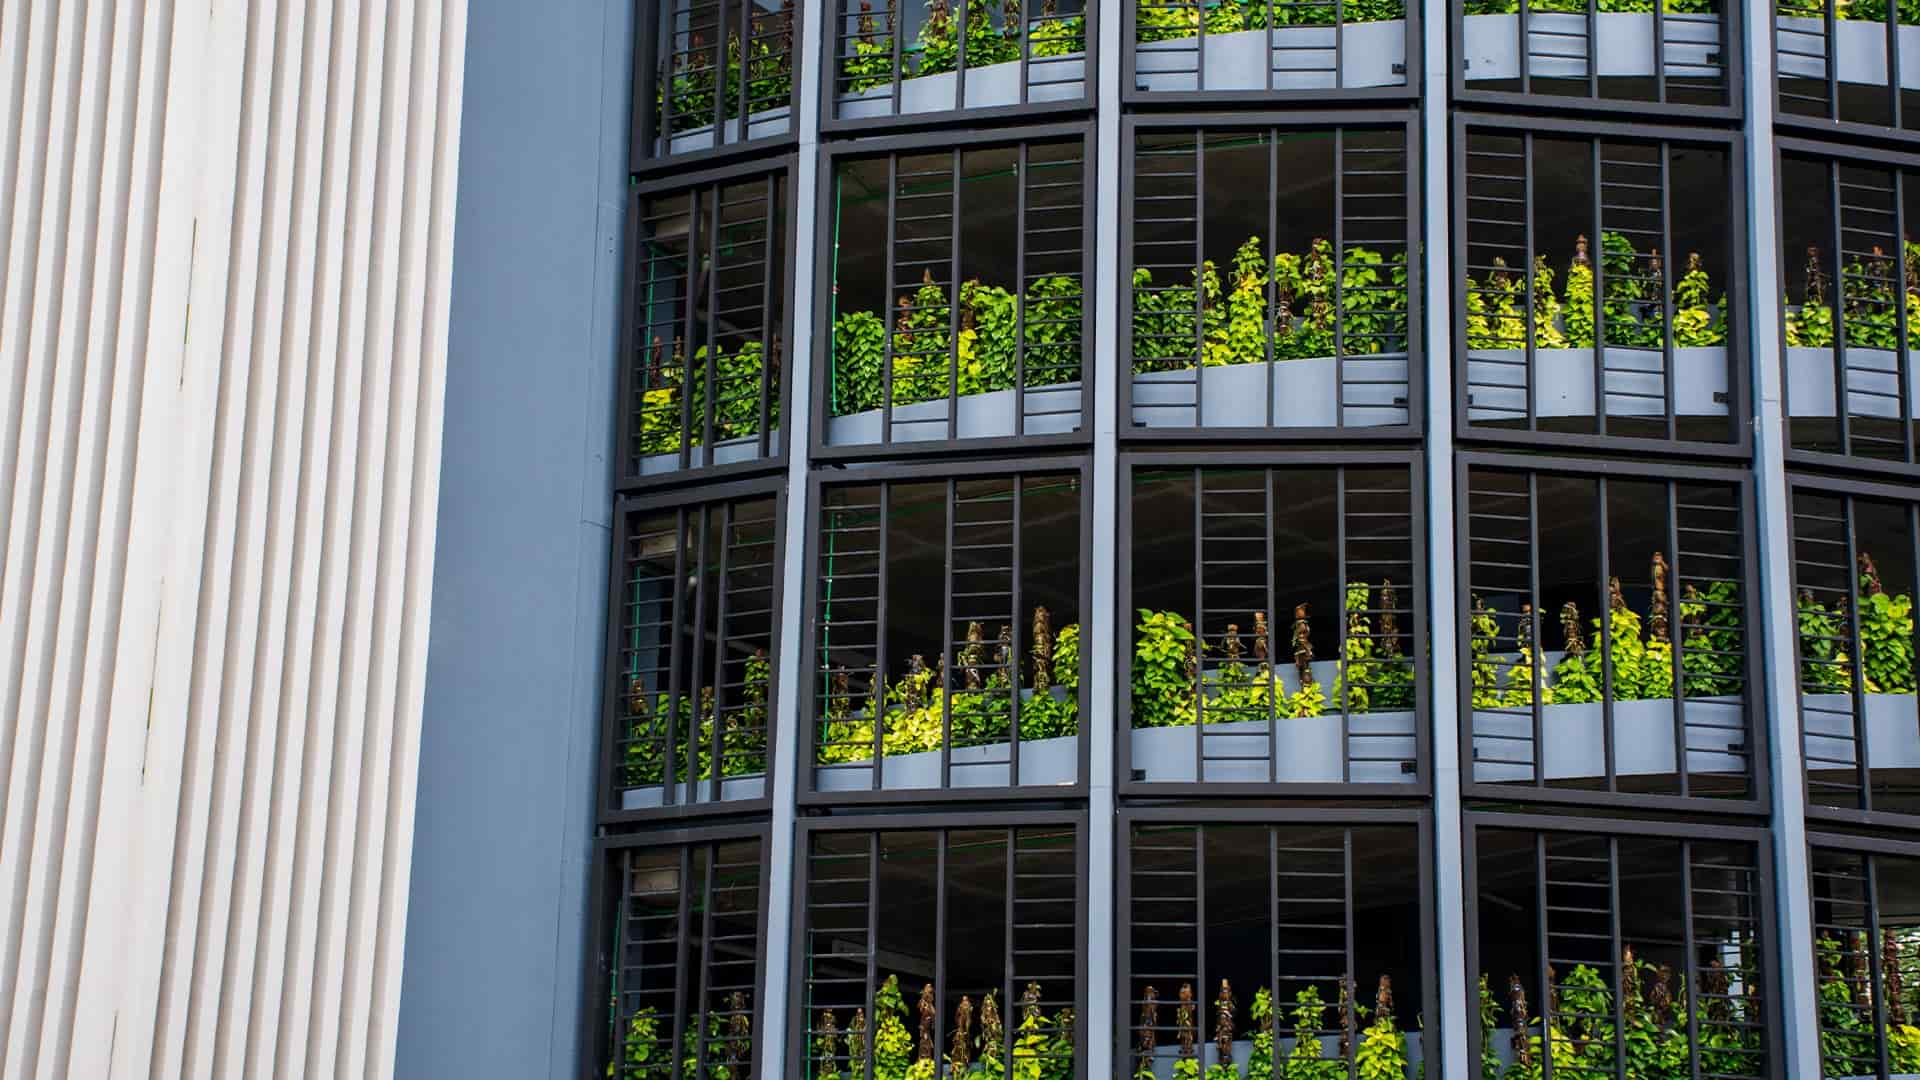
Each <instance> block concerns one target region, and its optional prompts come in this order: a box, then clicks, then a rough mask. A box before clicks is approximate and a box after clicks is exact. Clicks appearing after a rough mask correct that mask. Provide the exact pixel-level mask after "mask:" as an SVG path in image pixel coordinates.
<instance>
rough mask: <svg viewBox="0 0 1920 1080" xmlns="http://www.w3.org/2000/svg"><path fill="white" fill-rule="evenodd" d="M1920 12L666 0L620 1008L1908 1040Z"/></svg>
mask: <svg viewBox="0 0 1920 1080" xmlns="http://www.w3.org/2000/svg"><path fill="white" fill-rule="evenodd" d="M1913 34H1920V29H1916V28H1911V27H1909V26H1908V25H1907V20H1906V19H1905V16H1904V15H1903V14H1901V13H1899V12H1894V11H1891V10H1889V11H1879V10H1878V9H1876V10H1875V11H1874V12H1863V11H1861V10H1859V9H1857V8H1844V9H1834V8H1820V7H1817V6H1816V7H1815V8H1813V9H1809V10H1807V11H1796V10H1789V9H1788V8H1786V7H1781V8H1779V9H1778V10H1777V11H1775V12H1772V13H1768V12H1766V11H1764V10H1762V9H1742V8H1738V7H1737V6H1734V5H1722V4H1718V3H1712V2H1705V3H1700V4H1630V3H1621V4H1618V5H1615V4H1612V3H1608V2H1607V0H1597V2H1595V3H1589V4H1567V5H1546V4H1535V5H1529V4H1527V3H1525V2H1522V3H1519V4H1499V3H1466V4H1464V5H1463V4H1460V3H1455V4H1453V5H1451V6H1443V7H1442V8H1438V9H1429V10H1412V9H1410V8H1409V7H1408V6H1404V5H1401V4H1399V3H1397V2H1392V0H1389V2H1387V3H1382V4H1377V5H1369V4H1359V3H1352V4H1349V3H1345V2H1344V0H1340V2H1332V3H1304V2H1303V3H1277V2H1270V0H1230V2H1223V3H1212V4H1192V3H1184V2H1176V3H1163V2H1158V0H1139V2H1137V3H1135V2H1131V0H1130V2H1126V3H1109V4H1091V3H1089V4H1084V5H1083V4H1079V3H1074V2H1071V0H1062V2H1044V3H1043V2H1041V0H1029V2H1025V3H1022V2H1020V0H1014V2H1012V3H1008V4H1004V5H1002V4H998V3H987V2H984V0H972V2H967V3H956V4H951V5H948V4H932V5H925V6H924V7H923V6H922V5H919V4H881V3H857V2H851V0H849V2H834V3H829V4H826V5H823V6H809V5H802V6H793V5H773V4H770V3H755V2H752V0H726V2H714V3H705V2H699V0H680V2H663V3H660V4H657V5H651V6H649V7H648V8H647V9H646V10H644V11H643V12H642V15H641V22H640V25H639V26H638V27H637V33H636V43H637V45H636V48H637V51H636V59H635V79H634V88H635V89H634V96H633V102H634V108H633V127H632V132H633V135H632V171H633V174H634V176H635V182H634V186H633V189H632V196H633V199H632V203H631V205H630V209H629V214H628V222H627V243H626V251H627V263H626V277H625V286H624V288H625V290H626V291H625V296H624V300H623V306H622V312H623V317H624V321H623V331H622V346H621V350H620V357H621V367H620V387H619V392H618V399H617V400H618V409H619V431H618V435H617V439H618V441H617V444H616V447H617V452H616V470H617V473H618V479H617V481H616V483H615V484H614V486H613V498H614V500H615V508H614V513H613V521H614V533H613V539H612V547H613V550H614V556H613V560H612V562H613V566H614V571H613V580H612V583H611V588H610V590H609V596H608V605H609V618H608V624H607V625H608V637H607V650H608V651H607V664H606V672H605V680H604V681H605V694H606V698H605V712H604V722H605V727H604V731H603V738H602V743H601V771H600V777H599V802H598V811H597V812H598V818H597V823H598V826H599V829H598V835H599V837H600V840H599V843H598V845H597V848H596V855H595V867H594V873H595V877H594V885H593V887H592V892H591V897H590V911H591V918H592V920H593V921H592V930H591V933H592V940H591V943H590V944H589V946H588V949H587V955H588V963H589V968H590V973H589V981H588V984H587V990H586V997H587V1000H586V1004H587V1014H588V1015H587V1019H586V1021H585V1024H584V1028H585V1032H586V1041H587V1043H588V1045H589V1047H590V1050H589V1061H588V1062H587V1063H586V1065H585V1068H586V1070H587V1071H591V1072H595V1073H596V1074H598V1072H600V1071H603V1070H605V1069H607V1068H609V1067H611V1068H612V1069H613V1070H614V1072H613V1075H629V1076H653V1075H662V1076H664V1075H670V1074H672V1075H738V1074H740V1073H741V1071H742V1070H749V1069H751V1070H753V1071H755V1072H756V1073H757V1074H758V1075H763V1076H784V1077H791V1078H803V1077H804V1078H819V1077H841V1076H853V1077H881V1078H891V1077H907V1076H928V1077H932V1076H935V1075H941V1074H943V1072H944V1073H947V1074H956V1075H957V1074H958V1073H960V1072H966V1071H970V1070H975V1069H978V1070H981V1071H982V1073H983V1074H984V1075H999V1074H1003V1073H1006V1072H1008V1071H1009V1070H1010V1071H1011V1072H1012V1073H1014V1074H1015V1075H1022V1076H1028V1075H1030V1076H1034V1077H1054V1076H1058V1077H1073V1076H1117V1075H1131V1076H1136V1077H1146V1076H1156V1077H1160V1078H1163V1080H1165V1078H1170V1077H1183V1076H1194V1077H1199V1076H1201V1075H1206V1076H1209V1077H1229V1076H1233V1077H1237V1076H1243V1075H1244V1076H1260V1075H1277V1074H1285V1075H1322V1072H1320V1071H1315V1070H1328V1071H1326V1072H1325V1075H1363V1076H1389V1075H1393V1076H1400V1075H1404V1076H1413V1075H1444V1076H1460V1077H1467V1076H1475V1077H1486V1076H1502V1075H1533V1074H1536V1073H1544V1074H1546V1075H1552V1074H1553V1073H1567V1074H1569V1075H1570V1074H1572V1073H1575V1072H1577V1073H1579V1074H1581V1075H1607V1076H1621V1077H1625V1076H1652V1075H1674V1076H1685V1075H1691V1076H1701V1075H1717V1076H1742V1077H1747V1076H1750V1077H1768V1076H1789V1075H1815V1074H1816V1070H1818V1071H1819V1072H1818V1074H1819V1075H1824V1076H1849V1077H1850V1076H1872V1075H1880V1076H1889V1075H1900V1074H1903V1073H1906V1072H1910V1071H1914V1070H1915V1069H1920V1060H1916V1059H1911V1058H1910V1057H1909V1055H1910V1054H1912V1053H1913V1051H1912V1050H1910V1049H1909V1047H1910V1046H1912V1045H1915V1044H1914V1043H1913V1042H1910V1041H1909V1040H1912V1039H1913V1038H1914V1036H1915V1035H1920V1029H1916V1028H1914V1027H1912V1026H1910V1025H1911V1017H1912V1012H1911V1010H1910V1007H1909V1004H1908V994H1909V992H1908V991H1907V990H1906V982H1907V980H1908V979H1909V978H1910V977H1911V976H1912V975H1913V974H1915V973H1916V968H1920V958H1916V953H1915V950H1916V948H1917V947H1920V936H1917V935H1916V931H1915V930H1914V929H1913V927H1914V925H1915V924H1914V919H1915V916H1916V915H1917V914H1920V910H1917V909H1916V907H1915V904H1916V902H1920V882H1916V881H1914V880H1912V878H1911V870H1910V868H1911V867H1912V866H1914V865H1915V864H1914V863H1913V862H1912V859H1913V857H1914V856H1915V854H1916V853H1920V847H1915V846H1913V843H1914V841H1916V840H1920V834H1915V835H1914V836H1912V837H1908V836H1907V835H1906V831H1907V830H1908V829H1909V828H1911V827H1913V826H1914V825H1915V823H1916V820H1917V819H1915V818H1914V817H1912V816H1910V815H1911V809H1912V808H1910V807H1905V806H1903V798H1904V795H1903V792H1904V790H1905V787H1906V783H1905V781H1904V780H1903V777H1904V776H1905V775H1906V770H1907V769H1909V768H1911V767H1912V764H1910V763H1908V762H1906V760H1905V757H1906V755H1908V754H1909V753H1920V749H1916V748H1920V723H1917V722H1920V713H1916V710H1915V699H1914V696H1913V694H1914V670H1915V669H1914V652H1913V645H1914V625H1913V620H1912V596H1913V590H1914V584H1915V574H1916V569H1920V564H1917V561H1916V560H1917V555H1916V553H1917V552H1920V548H1917V547H1916V544H1917V543H1920V532H1917V531H1916V527H1915V526H1916V517H1915V514H1916V511H1917V510H1920V506H1917V505H1916V500H1915V495H1916V493H1920V488H1915V487H1912V486H1910V485H1911V483H1912V481H1913V480H1914V479H1915V476H1916V475H1920V474H1916V472H1915V470H1916V468H1920V458H1916V456H1915V454H1916V443H1915V429H1914V427H1913V419H1912V416H1911V412H1910V410H1911V408H1912V404H1911V403H1912V396H1913V390H1914V383H1913V382H1912V380H1911V379H1910V377H1909V375H1908V362H1907V356H1908V352H1907V349H1908V345H1907V336H1908V334H1909V331H1910V325H1911V326H1920V324H1909V323H1908V322H1907V319H1908V317H1909V316H1908V315H1907V314H1905V313H1906V312H1907V310H1908V308H1907V305H1908V303H1909V302H1910V301H1909V299H1908V298H1909V297H1910V296H1913V295H1915V294H1914V293H1913V292H1911V291H1910V290H1912V289H1913V288H1914V286H1913V285H1911V284H1910V277H1912V276H1913V275H1915V274H1920V260H1917V259H1916V256H1915V253H1916V252H1920V248H1915V247H1913V246H1911V242H1910V241H1909V239H1908V237H1909V230H1910V226H1908V225H1907V223H1906V217H1907V214H1908V213H1909V212H1910V210H1911V209H1912V208H1913V207H1914V205H1915V204H1913V203H1912V202H1911V197H1910V196H1909V193H1908V185H1907V181H1906V176H1907V172H1906V170H1908V169H1910V168H1912V167H1913V166H1914V165H1915V164H1920V158H1917V157H1913V156H1912V154H1913V151H1914V147H1915V146H1920V144H1916V143H1914V142H1913V140H1912V137H1911V135H1910V134H1908V131H1907V127H1908V124H1907V121H1906V120H1905V119H1904V117H1905V112H1904V111H1903V110H1905V109H1907V108H1908V107H1909V106H1910V102H1909V101H1908V97H1909V95H1910V93H1911V91H1909V90H1908V89H1906V88H1905V86H1904V82H1902V76H1901V75H1900V74H1899V72H1900V61H1899V57H1900V55H1901V49H1902V48H1903V43H1904V42H1905V41H1906V40H1907V38H1908V37H1909V36H1911V35H1913ZM1902 748H1905V749H1902ZM1913 764H1920V762H1916V763H1913ZM675 1069H679V1070H681V1071H680V1072H673V1070H675ZM1288 1069H1294V1070H1298V1071H1295V1072H1288V1071H1286V1070H1288ZM703 1070H704V1072H703ZM1516 1070H1517V1071H1516Z"/></svg>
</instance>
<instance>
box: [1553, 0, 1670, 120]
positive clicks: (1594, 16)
mask: <svg viewBox="0 0 1920 1080" xmlns="http://www.w3.org/2000/svg"><path fill="white" fill-rule="evenodd" d="M1654 6H1655V7H1658V6H1659V5H1658V4H1656V5H1654ZM1521 32H1522V33H1525V32H1526V31H1525V30H1524V29H1523V30H1522V31H1521ZM1529 47H1531V46H1529ZM1659 49H1660V43H1659V42H1658V41H1657V40H1656V41H1655V42H1654V54H1653V62H1654V63H1655V64H1658V63H1659V62H1660V52H1659ZM1587 96H1588V97H1590V98H1594V99H1596V100H1597V99H1598V98H1599V97H1600V0H1587Z"/></svg>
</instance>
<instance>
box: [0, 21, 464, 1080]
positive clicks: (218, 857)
mask: <svg viewBox="0 0 1920 1080" xmlns="http://www.w3.org/2000/svg"><path fill="white" fill-rule="evenodd" d="M465 17H466V4H465V0H252V2H246V0H199V2H197V3H194V2H185V0H144V2H130V0H0V251H4V257H3V258H0V544H4V548H3V549H0V551H3V553H4V557H3V559H0V1076H3V1077H5V1078H7V1080H11V1078H14V1077H22V1078H24V1077H48V1078H55V1077H106V1076H112V1077H115V1078H131V1077H147V1076H154V1077H222V1078H227V1077H301V1076H313V1077H320V1076H340V1077H356V1078H357V1077H369V1076H371V1077H379V1076H385V1075H389V1074H391V1072H392V1071H393V1068H392V1062H393V1055H394V1038H395V1017H396V1014H397V1008H398V993H399V987H400V960H401V955H402V942H401V933H402V928H403V927H404V926H405V924H406V905H407V870H408V863H409V853H410V846H411V843H412V834H413V796H414V783H415V774H416V754H415V751H416V747H417V745H418V737H419V723H420V711H421V697H422V692H423V673H424V669H425V658H426V642H427V617H428V605H429V599H430V591H431V590H430V586H431V580H432V563H433V550H434V546H433V545H434V522H435V511H436V506H437V498H438V483H439V480H438V474H439V458H440V423H441V409H442V390H443V385H444V376H445V358H446V342H447V320H448V312H447V303H448V280H449V274H450V268H451V263H452V240H453V198H454V180H455V177H454V170H455V163H456V160H457V155H456V152H455V151H456V144H457V139H458V133H459V127H460V98H461V81H462V56H463V51H464V50H463V45H464V41H465V30H464V27H465Z"/></svg>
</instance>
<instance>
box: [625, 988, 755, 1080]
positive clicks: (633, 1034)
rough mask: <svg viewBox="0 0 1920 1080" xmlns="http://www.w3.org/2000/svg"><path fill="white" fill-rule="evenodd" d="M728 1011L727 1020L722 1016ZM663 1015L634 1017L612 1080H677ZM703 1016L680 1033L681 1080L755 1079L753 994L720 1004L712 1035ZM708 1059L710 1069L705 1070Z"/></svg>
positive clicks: (648, 1012)
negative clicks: (695, 1079)
mask: <svg viewBox="0 0 1920 1080" xmlns="http://www.w3.org/2000/svg"><path fill="white" fill-rule="evenodd" d="M723 1011H724V1012H725V1013H726V1015H722V1014H723ZM663 1028H664V1025H663V1024H662V1021H661V1017H660V1014H659V1011H658V1010H657V1009H656V1008H655V1007H654V1006H652V1005H648V1006H645V1007H643V1008H641V1009H639V1010H638V1011H636V1012H635V1013H634V1014H633V1016H632V1017H630V1018H628V1020H627V1023H626V1026H625V1031H624V1033H623V1034H622V1035H621V1037H620V1045H619V1046H618V1048H617V1049H616V1051H615V1056H614V1060H612V1061H609V1062H607V1076H608V1078H609V1080H671V1078H672V1077H673V1076H674V1075H675V1073H674V1069H673V1065H672V1058H673V1035H672V1033H671V1032H670V1031H669V1030H664V1029H663ZM699 1028H700V1024H699V1017H698V1013H695V1014H694V1016H693V1017H692V1018H690V1019H689V1021H688V1023H687V1026H686V1027H685V1028H683V1029H682V1030H681V1033H680V1072H679V1075H680V1076H705V1077H711V1078H712V1080H750V1074H751V1072H752V1065H753V1017H752V1015H751V1011H750V1010H749V1008H748V999H747V995H746V994H745V993H744V992H735V993H734V994H732V995H730V996H729V997H726V998H721V999H720V1000H718V1001H716V1002H715V1003H714V1007H713V1008H711V1009H709V1010H708V1012H707V1030H706V1034H705V1036H704V1038H703V1037H702V1035H701V1033H700V1030H699ZM703 1058H704V1062H705V1066H706V1069H705V1071H704V1072H703V1071H701V1064H702V1059H703Z"/></svg>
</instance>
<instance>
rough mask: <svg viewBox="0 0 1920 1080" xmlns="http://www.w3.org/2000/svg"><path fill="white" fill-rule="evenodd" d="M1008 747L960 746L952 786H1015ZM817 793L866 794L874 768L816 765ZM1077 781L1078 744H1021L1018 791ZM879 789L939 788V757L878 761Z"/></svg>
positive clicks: (934, 753)
mask: <svg viewBox="0 0 1920 1080" xmlns="http://www.w3.org/2000/svg"><path fill="white" fill-rule="evenodd" d="M1008 745H1009V744H1007V743H990V744H988V745H986V746H962V747H956V748H955V749H954V750H953V751H952V761H953V772H952V786H953V787H957V788H966V787H1006V786H1008V785H1009V784H1011V783H1012V782H1013V771H1012V769H1010V768H1009V767H1008V765H1007V762H1008V761H1009V760H1010V755H1009V754H1008V753H1007V749H1008ZM813 776H814V788H815V790H818V791H866V790H869V789H870V788H872V787H873V764H872V763H871V762H866V761H862V762H850V763H848V764H845V765H816V766H815V767H814V770H813ZM1079 776H1080V740H1079V738H1078V737H1077V736H1072V735H1063V736H1061V737H1059V738H1056V739H1034V740H1032V741H1030V742H1022V743H1021V744H1020V786H1021V787H1038V786H1051V785H1057V784H1072V783H1074V782H1075V781H1076V780H1078V779H1079ZM880 786H881V787H882V788H884V789H887V790H890V791H896V790H902V789H919V788H937V787H939V786H940V752H939V751H938V750H928V751H924V752H922V753H918V754H894V755H892V756H889V757H885V758H882V759H881V761H880Z"/></svg>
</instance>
